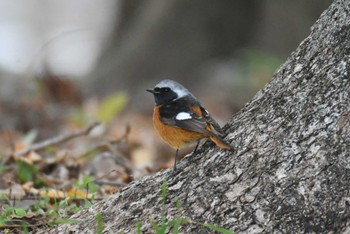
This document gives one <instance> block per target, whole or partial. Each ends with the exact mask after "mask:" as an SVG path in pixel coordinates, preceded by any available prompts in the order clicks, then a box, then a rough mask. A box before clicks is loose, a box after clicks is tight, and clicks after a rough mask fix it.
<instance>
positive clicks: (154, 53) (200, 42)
mask: <svg viewBox="0 0 350 234" xmlns="http://www.w3.org/2000/svg"><path fill="white" fill-rule="evenodd" d="M330 3H331V1H330V0H309V1H303V0H294V1H291V0H240V1H232V0H221V1H211V0H192V1H187V0H167V1H163V0H152V1H145V0H117V1H115V0H105V1H98V2H96V1H93V0H77V1H69V0H64V1H62V0H52V1H49V2H45V3H43V2H38V1H34V0H28V1H25V2H18V1H6V0H3V1H0V6H1V9H3V10H2V14H1V16H0V51H1V53H0V75H1V79H0V102H3V103H6V102H7V103H9V102H10V103H11V105H12V104H13V103H15V102H16V101H18V100H20V97H25V98H26V97H27V96H28V94H30V93H32V92H33V91H34V92H35V91H37V90H38V85H37V81H38V79H33V77H35V78H40V79H39V80H41V81H44V82H43V84H44V85H46V86H48V87H50V88H48V89H46V90H47V91H46V93H47V94H46V95H48V96H50V95H51V96H54V98H51V99H50V98H49V99H47V100H56V101H57V100H61V99H60V97H61V98H62V97H63V99H67V97H68V99H70V98H72V99H74V102H79V98H78V97H86V96H95V95H97V96H99V97H102V96H107V95H109V94H110V93H112V92H115V91H118V90H123V91H127V93H128V95H129V98H130V99H129V100H130V101H129V104H130V105H131V107H132V108H133V110H137V111H144V110H150V109H151V108H152V105H153V101H152V98H151V97H148V96H146V95H148V94H147V93H146V92H144V89H145V88H149V87H152V86H153V85H154V84H155V83H156V82H157V81H158V80H161V79H164V78H171V79H175V80H178V81H179V82H181V83H183V84H184V85H185V86H187V87H188V88H189V89H190V90H192V91H193V93H195V94H196V95H197V96H198V97H199V98H200V99H201V100H203V102H204V103H208V105H213V104H214V103H217V102H221V103H224V104H225V105H226V107H227V109H229V111H228V114H229V115H231V114H232V113H233V112H235V111H236V110H238V109H239V108H240V107H241V106H242V105H243V104H244V103H245V102H246V101H247V100H249V99H250V98H251V97H252V95H254V94H255V92H256V91H257V90H258V89H260V88H261V87H262V86H263V85H264V84H265V83H266V82H267V81H268V80H269V79H270V78H271V76H272V73H273V72H274V71H275V69H276V68H277V67H278V66H279V64H280V63H281V61H283V60H284V59H285V58H286V56H288V54H289V53H290V52H291V51H292V50H293V49H294V48H296V47H297V45H298V44H299V43H300V42H301V40H302V39H303V38H304V37H305V36H306V35H307V34H308V33H309V30H310V29H309V27H310V26H311V24H312V23H313V22H314V21H315V20H316V19H317V17H318V16H319V15H320V14H321V12H322V11H323V10H324V9H326V8H327V7H328V5H329V4H330ZM53 77H54V78H55V79H52V78H53ZM47 80H49V81H47ZM52 80H53V82H51V81H52ZM60 80H68V81H69V82H72V84H74V88H71V87H70V85H69V84H70V83H69V84H66V83H64V85H57V83H56V82H57V81H58V82H59V81H60ZM57 87H60V88H61V90H58V91H57V90H55V89H56V88H57ZM81 94H82V95H81ZM56 96H58V98H57V97H56ZM214 97H215V98H214ZM214 106H215V104H214ZM0 114H1V108H0Z"/></svg>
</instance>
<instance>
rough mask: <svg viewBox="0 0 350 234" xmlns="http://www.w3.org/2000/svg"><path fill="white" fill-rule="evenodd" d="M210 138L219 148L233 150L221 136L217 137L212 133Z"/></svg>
mask: <svg viewBox="0 0 350 234" xmlns="http://www.w3.org/2000/svg"><path fill="white" fill-rule="evenodd" d="M210 140H212V141H213V142H214V143H215V144H216V145H217V146H219V147H220V148H223V149H229V150H233V147H232V146H231V145H230V144H228V143H227V142H225V141H224V140H223V139H222V138H221V137H219V136H218V135H216V134H212V135H211V136H210Z"/></svg>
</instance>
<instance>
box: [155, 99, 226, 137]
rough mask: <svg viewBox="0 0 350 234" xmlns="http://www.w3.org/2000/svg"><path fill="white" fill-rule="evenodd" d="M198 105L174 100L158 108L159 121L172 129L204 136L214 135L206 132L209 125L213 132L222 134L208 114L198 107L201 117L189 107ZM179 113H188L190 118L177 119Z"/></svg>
mask: <svg viewBox="0 0 350 234" xmlns="http://www.w3.org/2000/svg"><path fill="white" fill-rule="evenodd" d="M193 105H199V106H200V104H199V103H198V102H195V103H191V102H189V101H188V100H181V99H179V100H176V101H174V102H172V103H170V104H166V105H164V106H162V107H161V108H160V116H161V120H162V121H163V122H164V123H166V124H169V125H171V126H174V127H178V128H182V129H186V130H189V131H194V132H199V133H202V134H205V135H209V136H210V135H214V134H213V133H212V132H211V131H208V130H206V126H207V125H208V124H210V125H211V126H213V128H214V129H215V131H217V132H218V133H219V134H222V130H221V128H220V126H219V124H218V123H217V122H216V121H215V120H214V119H212V118H211V117H210V115H209V112H208V111H207V110H205V109H204V108H203V107H202V106H200V109H201V112H202V116H199V115H198V114H197V113H195V112H193V111H192V109H191V106H193ZM179 113H188V115H189V116H190V118H186V119H179V118H177V116H178V114H179Z"/></svg>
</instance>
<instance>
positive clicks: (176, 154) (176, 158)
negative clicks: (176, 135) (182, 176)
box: [174, 149, 179, 171]
mask: <svg viewBox="0 0 350 234" xmlns="http://www.w3.org/2000/svg"><path fill="white" fill-rule="evenodd" d="M178 160H179V149H176V153H175V163H174V171H176V163H177V161H178Z"/></svg>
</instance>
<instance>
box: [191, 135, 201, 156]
mask: <svg viewBox="0 0 350 234" xmlns="http://www.w3.org/2000/svg"><path fill="white" fill-rule="evenodd" d="M200 142H201V139H198V140H197V144H196V147H194V150H193V152H192V154H195V153H196V152H197V149H198V146H199V143H200Z"/></svg>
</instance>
